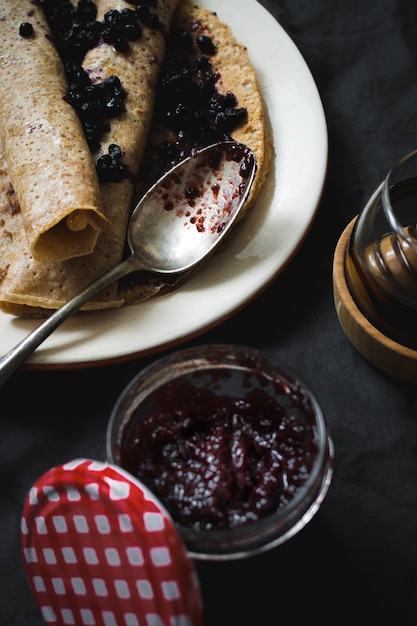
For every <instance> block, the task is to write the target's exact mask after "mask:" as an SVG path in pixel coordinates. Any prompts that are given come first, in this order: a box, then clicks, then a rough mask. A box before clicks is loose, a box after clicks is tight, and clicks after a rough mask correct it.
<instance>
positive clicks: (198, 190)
mask: <svg viewBox="0 0 417 626" xmlns="http://www.w3.org/2000/svg"><path fill="white" fill-rule="evenodd" d="M255 173H256V159H255V156H254V154H253V152H252V151H251V150H250V149H249V148H248V147H247V146H245V145H244V144H241V143H238V142H235V141H223V142H219V143H216V144H213V145H211V146H208V147H206V148H203V149H201V150H199V151H196V152H195V153H193V154H192V155H191V156H189V157H188V158H187V159H184V160H183V161H181V163H179V164H178V165H176V166H175V167H173V168H172V169H171V170H170V171H169V172H167V173H166V174H164V175H163V176H162V177H161V178H160V179H159V180H158V181H157V182H156V183H155V184H154V185H153V186H152V187H151V188H150V189H149V190H148V191H147V192H146V194H145V195H144V196H143V197H142V199H141V200H140V201H139V202H138V204H137V205H136V207H135V209H134V211H133V213H132V215H131V218H130V220H129V225H128V231H127V242H128V245H129V248H130V255H129V256H128V257H127V258H126V259H125V260H123V261H121V262H120V263H119V264H118V265H116V266H115V267H113V268H112V269H110V270H109V271H108V272H106V273H105V274H103V275H102V276H100V277H99V278H97V279H96V280H95V281H93V282H92V283H90V284H89V285H87V286H86V287H85V288H84V289H83V290H82V291H80V293H79V294H77V295H76V296H74V297H73V298H72V299H71V300H69V301H68V302H66V303H65V304H64V305H63V306H62V307H60V308H59V309H57V310H56V311H55V312H54V313H52V315H51V316H50V317H48V318H46V319H45V320H44V321H43V322H42V323H41V324H40V325H39V326H38V327H37V328H35V329H34V330H33V331H32V332H31V333H29V334H28V335H27V336H26V337H25V338H24V339H23V340H22V341H21V342H19V343H18V344H17V345H16V346H14V347H13V348H12V349H11V350H9V352H7V353H6V354H5V355H4V356H3V357H2V358H1V359H0V385H2V384H3V383H4V382H5V381H6V380H7V379H8V378H9V376H10V375H11V374H12V373H13V372H14V371H15V370H16V369H17V368H18V367H19V365H21V364H22V363H23V362H24V361H25V360H26V359H27V358H28V357H29V356H30V355H31V354H32V352H34V351H35V350H36V348H37V347H38V346H39V345H40V344H41V343H42V342H43V341H44V340H45V339H46V338H47V337H49V335H50V334H51V333H52V332H53V331H54V330H55V329H56V328H57V327H58V326H59V325H60V324H61V323H62V322H63V321H64V320H65V319H67V318H68V317H69V316H70V315H71V314H73V313H75V312H76V311H77V310H78V309H80V308H81V307H82V306H83V304H85V303H86V302H88V300H90V299H91V298H92V297H93V296H95V295H96V294H97V293H99V292H100V291H102V290H103V289H105V288H106V287H107V286H108V285H109V284H111V283H112V282H114V281H116V280H119V279H120V278H123V277H124V276H127V275H128V274H131V273H133V272H137V271H141V270H143V271H147V272H152V273H156V274H179V273H184V272H187V271H189V270H191V269H192V268H194V267H196V266H197V265H198V264H200V263H202V262H203V261H204V260H206V259H207V258H208V256H209V255H210V254H211V253H212V252H213V251H214V249H215V248H216V247H217V246H218V244H219V243H220V241H222V240H223V238H224V236H225V235H226V234H227V233H228V232H229V231H230V229H231V227H232V225H233V224H234V223H235V222H236V220H237V218H238V215H239V213H240V210H241V208H242V207H243V205H244V204H245V201H246V200H247V198H248V194H249V191H250V188H251V185H252V182H253V179H254V177H255Z"/></svg>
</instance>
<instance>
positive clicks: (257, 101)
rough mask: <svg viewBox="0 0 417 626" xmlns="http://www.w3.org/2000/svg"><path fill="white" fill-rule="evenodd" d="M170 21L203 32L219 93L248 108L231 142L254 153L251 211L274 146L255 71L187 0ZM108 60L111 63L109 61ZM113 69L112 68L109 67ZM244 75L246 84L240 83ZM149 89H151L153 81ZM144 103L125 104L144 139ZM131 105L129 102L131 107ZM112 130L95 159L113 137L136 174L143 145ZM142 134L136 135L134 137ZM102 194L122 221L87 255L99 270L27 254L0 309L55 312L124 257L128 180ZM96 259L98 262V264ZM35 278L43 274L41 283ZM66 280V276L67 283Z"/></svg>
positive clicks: (145, 291)
mask: <svg viewBox="0 0 417 626" xmlns="http://www.w3.org/2000/svg"><path fill="white" fill-rule="evenodd" d="M110 5H112V6H123V7H125V6H126V3H125V2H119V4H118V5H117V4H116V5H115V3H114V2H110V0H106V2H103V3H102V4H101V5H100V11H101V13H102V12H103V11H105V10H107V9H108V8H109V6H110ZM99 15H100V14H99ZM174 20H175V24H176V25H177V26H181V27H186V28H188V29H189V28H192V29H193V30H195V29H197V30H198V32H201V33H204V34H207V35H208V36H210V37H212V38H213V39H214V41H215V44H216V54H215V55H214V56H213V57H212V58H211V62H212V64H213V65H214V67H215V69H216V70H217V71H218V72H220V74H221V80H220V81H219V89H220V90H224V91H232V92H233V93H234V94H235V95H236V97H237V100H238V105H239V106H242V107H246V108H247V109H248V118H247V121H246V122H245V123H244V124H243V125H242V126H241V127H240V128H238V129H236V130H235V132H233V138H234V139H236V140H238V141H242V142H243V143H246V144H247V145H249V146H250V147H251V148H252V150H253V151H254V152H255V155H256V158H257V162H258V171H257V177H256V179H255V182H254V185H253V186H252V193H251V196H250V198H249V201H248V202H247V205H246V208H249V207H250V206H251V205H253V203H254V201H255V199H256V197H257V196H258V194H259V191H260V189H261V187H262V185H263V182H264V180H265V177H266V172H267V170H268V168H269V165H270V160H271V154H272V147H271V140H270V135H269V133H268V129H267V128H266V127H265V126H266V125H265V120H264V114H263V107H262V101H261V96H260V93H259V89H258V85H257V82H256V76H255V72H254V70H253V68H252V66H251V64H250V60H249V58H248V54H247V51H246V48H244V47H243V46H241V45H240V44H239V43H238V42H236V40H235V39H234V37H233V35H232V33H231V30H230V28H229V27H228V26H227V25H226V24H223V23H222V22H221V21H220V20H219V18H218V17H217V15H216V14H214V13H212V12H210V11H208V10H207V9H204V8H202V7H199V6H197V5H194V4H193V3H191V2H188V1H187V0H185V1H184V0H182V2H181V4H180V6H179V8H178V9H177V11H176V14H175V18H174ZM108 52H109V50H107V52H106V53H108ZM96 55H97V51H94V50H93V51H91V52H90V53H88V55H87V57H86V59H85V62H84V66H86V63H87V61H88V62H89V65H90V69H91V68H94V69H93V71H92V74H93V75H96V76H97V77H105V76H107V75H108V73H105V74H102V73H100V72H99V68H100V59H99V58H97V56H96ZM146 58H147V59H148V60H150V59H151V58H152V57H151V56H150V55H149V54H148V55H147V57H146ZM108 62H109V63H111V59H110V58H109V59H108ZM111 66H112V67H113V65H111ZM109 71H110V72H111V70H107V72H109ZM131 77H132V76H131ZM242 77H243V78H244V80H241V79H242ZM152 85H153V88H154V84H153V83H152ZM135 90H137V88H136V81H134V82H133V85H132V87H131V91H130V94H133V93H134V91H135ZM147 102H148V100H147V98H146V96H144V97H142V96H139V97H138V99H136V100H134V101H133V100H132V98H129V97H128V100H127V103H128V104H129V106H128V112H129V113H130V115H131V116H134V118H135V127H136V128H139V127H140V125H141V124H142V127H141V128H142V130H141V131H140V132H143V136H144V135H145V134H146V133H147V132H149V128H148V127H146V128H145V126H144V124H145V120H143V119H138V118H140V116H141V115H142V113H143V108H144V107H145V108H146V104H147ZM130 103H132V106H131V104H130ZM148 114H149V111H148ZM145 119H146V120H147V122H146V124H148V123H149V124H150V120H149V117H145ZM127 128H128V126H127V125H126V126H125V129H127ZM113 132H114V135H113V134H111V135H109V136H108V137H106V138H105V142H104V144H103V147H102V149H101V151H99V152H97V153H96V154H95V157H96V158H97V157H98V156H100V154H101V153H102V152H103V151H105V150H106V148H107V146H108V144H109V143H110V142H112V141H113V140H114V139H113V138H114V137H117V138H118V141H117V142H118V143H120V144H121V145H122V146H123V147H124V149H125V158H126V162H127V163H129V166H130V167H131V168H132V171H137V169H136V170H135V163H134V159H132V155H133V154H134V153H135V142H136V150H137V152H136V153H140V157H139V159H138V161H139V162H140V160H141V158H142V156H143V150H144V146H145V142H142V143H141V144H140V146H139V148H138V147H137V139H135V138H133V137H131V136H129V131H127V134H126V136H125V137H124V129H123V125H122V119H120V120H117V122H116V124H114V126H112V133H113ZM140 132H138V135H139V134H140ZM101 192H102V197H103V203H104V206H105V210H106V213H107V214H108V216H109V217H110V220H111V221H112V222H113V223H115V222H118V223H119V222H120V223H119V226H120V229H115V228H113V229H108V228H107V229H105V230H104V231H103V233H101V235H100V237H99V240H98V244H97V247H96V251H95V252H94V254H92V255H91V261H94V262H95V265H97V267H96V268H94V270H91V266H90V259H89V257H86V258H85V259H82V260H81V261H82V262H81V263H80V260H77V259H74V260H73V261H72V262H64V263H59V264H51V266H49V265H46V266H40V264H38V263H36V262H34V261H33V259H32V258H31V257H30V255H29V256H26V259H25V261H24V262H23V263H22V262H20V263H15V265H14V267H13V269H14V270H15V271H16V277H15V279H14V280H13V284H12V280H11V278H10V280H7V281H4V285H3V288H2V289H0V308H2V309H3V310H5V311H7V312H9V313H13V314H15V315H31V316H34V315H44V314H45V313H46V312H47V310H48V308H49V307H50V308H51V309H52V308H57V307H58V306H60V305H61V304H63V302H64V301H66V300H67V299H68V298H69V297H71V295H74V293H76V292H78V291H79V290H80V289H81V287H82V286H83V285H84V284H85V283H86V282H90V280H91V279H92V278H93V277H94V276H95V275H98V274H99V273H103V271H105V269H107V268H108V267H111V266H113V265H115V264H116V262H117V259H119V257H120V255H121V254H122V248H123V245H124V239H125V233H124V232H123V235H122V237H120V236H119V235H118V234H116V233H121V232H122V230H123V228H125V224H126V223H127V215H128V212H129V211H127V212H126V211H122V212H119V210H118V209H115V207H116V206H118V205H119V203H120V204H121V205H122V206H125V207H129V208H130V203H131V201H132V193H133V189H132V184H131V182H130V181H127V180H125V181H124V182H123V184H122V185H121V184H120V183H105V184H102V185H101ZM122 196H123V200H122ZM123 224H124V226H123ZM122 226H123V228H122ZM115 251H116V252H115ZM97 259H100V260H99V261H97ZM84 261H86V262H84ZM0 270H1V268H0ZM39 272H41V274H39ZM11 275H12V274H11ZM39 276H42V279H41V280H40V279H39ZM25 277H26V278H25ZM59 277H61V280H58V278H59ZM68 277H70V280H69V282H68ZM87 277H88V280H87ZM0 279H1V277H0ZM22 281H23V282H22ZM54 283H55V284H54ZM47 284H52V285H53V287H52V288H51V291H50V293H49V294H45V293H44V291H45V287H44V285H47ZM175 284H177V281H175V282H173V283H172V284H171V285H170V284H169V282H168V284H161V283H160V282H158V280H155V281H140V280H139V281H138V282H137V283H136V284H135V285H134V287H132V286H131V285H130V286H128V287H126V286H123V285H122V286H121V289H120V291H119V293H118V294H117V291H116V288H117V286H113V287H114V290H113V291H111V293H107V294H105V295H104V296H103V298H102V301H101V302H97V301H96V299H95V301H94V302H92V303H89V304H88V305H87V306H86V307H84V308H87V309H89V308H92V309H95V308H111V307H114V306H121V305H122V304H124V303H126V302H127V303H137V302H140V301H141V300H144V299H147V298H149V297H152V296H153V295H155V294H157V293H158V292H160V291H161V290H162V291H166V290H169V289H170V288H172V286H175ZM28 288H29V289H31V290H32V295H31V298H30V299H28V298H27V296H26V291H27V290H28ZM28 302H30V303H31V306H27V303H28ZM40 307H43V308H40Z"/></svg>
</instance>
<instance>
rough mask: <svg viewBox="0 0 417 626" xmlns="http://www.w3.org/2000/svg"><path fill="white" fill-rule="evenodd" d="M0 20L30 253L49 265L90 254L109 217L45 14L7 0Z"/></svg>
mask: <svg viewBox="0 0 417 626" xmlns="http://www.w3.org/2000/svg"><path fill="white" fill-rule="evenodd" d="M25 21H28V22H30V23H31V24H32V26H33V28H34V30H33V35H31V36H29V37H22V36H21V35H20V34H19V26H20V24H21V23H22V22H25ZM0 23H1V37H0V107H1V109H0V136H1V139H2V142H3V146H4V151H5V156H6V159H7V163H8V171H9V176H10V180H11V183H12V185H13V188H14V191H15V193H16V196H17V199H18V202H19V205H20V208H21V211H22V218H23V225H24V229H25V233H26V238H27V242H28V245H29V249H30V252H31V254H32V255H33V257H34V258H36V259H37V260H40V261H44V262H50V261H58V260H62V259H66V258H71V257H75V256H80V255H84V254H89V253H90V252H92V251H93V249H94V246H95V244H96V241H97V237H98V234H99V232H100V230H101V228H102V227H103V226H104V225H105V223H106V220H105V218H104V215H103V214H102V212H101V198H100V191H99V185H98V178H97V173H96V170H95V166H94V163H93V161H92V158H91V154H90V151H89V148H88V145H87V141H86V139H85V137H84V134H83V132H82V127H81V123H80V121H79V119H78V116H77V114H76V112H75V111H74V109H73V107H72V106H71V105H70V104H68V103H67V102H65V100H64V96H65V94H66V93H67V90H68V86H67V83H66V79H65V72H64V68H63V64H62V62H61V59H60V57H59V55H58V53H57V51H56V49H55V47H54V46H53V44H52V38H51V35H50V31H49V28H48V25H47V23H46V20H45V17H44V14H43V12H42V10H41V9H40V7H39V6H38V5H37V4H36V3H34V2H32V1H31V0H2V1H1V3H0Z"/></svg>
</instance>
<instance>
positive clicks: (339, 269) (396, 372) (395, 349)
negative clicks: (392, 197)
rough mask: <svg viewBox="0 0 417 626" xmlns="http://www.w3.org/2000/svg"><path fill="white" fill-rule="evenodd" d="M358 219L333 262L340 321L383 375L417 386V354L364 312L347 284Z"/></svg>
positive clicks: (340, 245)
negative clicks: (347, 258) (351, 242)
mask: <svg viewBox="0 0 417 626" xmlns="http://www.w3.org/2000/svg"><path fill="white" fill-rule="evenodd" d="M356 219H357V218H354V219H353V220H352V221H351V222H350V224H348V226H347V227H346V228H345V230H344V231H343V233H342V235H341V237H340V239H339V241H338V243H337V246H336V250H335V254H334V259H333V296H334V303H335V307H336V313H337V316H338V318H339V322H340V324H341V326H342V328H343V330H344V332H345V334H346V336H347V338H348V339H349V341H350V342H351V343H352V345H353V346H354V347H355V348H356V349H357V350H358V352H360V353H361V354H362V356H364V357H365V358H366V359H367V360H368V361H370V363H372V364H373V365H375V366H376V367H378V368H379V369H381V370H382V371H383V372H385V373H387V374H390V375H391V376H394V377H395V378H398V379H400V380H404V381H406V382H409V383H413V384H414V383H417V351H416V350H412V349H411V348H407V347H406V346H403V345H401V344H400V343H397V342H396V341H393V340H392V339H390V338H389V337H387V336H386V335H384V334H383V333H382V332H380V331H379V330H378V329H377V328H375V326H373V325H372V324H371V323H370V322H369V320H368V319H367V318H366V317H365V316H364V315H363V314H362V313H361V311H360V310H359V309H358V307H357V306H356V304H355V301H354V300H353V298H352V296H351V294H350V291H349V288H348V286H347V283H346V276H345V268H344V258H345V253H346V247H347V246H348V245H349V240H350V235H351V232H352V229H353V226H354V223H355V221H356Z"/></svg>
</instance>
